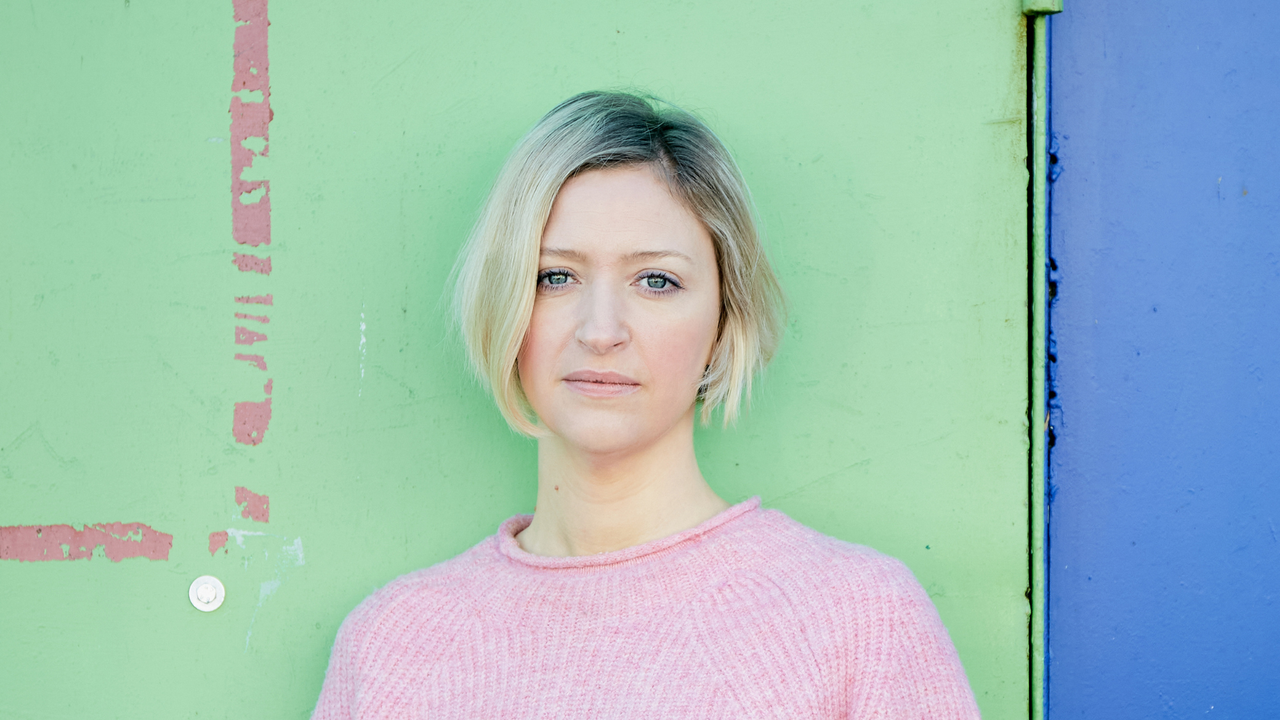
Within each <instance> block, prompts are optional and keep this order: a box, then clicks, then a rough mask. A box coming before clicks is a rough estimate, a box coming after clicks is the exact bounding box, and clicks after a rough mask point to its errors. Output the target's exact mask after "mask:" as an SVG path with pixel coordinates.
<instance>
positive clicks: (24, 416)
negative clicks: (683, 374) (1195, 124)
mask: <svg viewBox="0 0 1280 720" xmlns="http://www.w3.org/2000/svg"><path fill="white" fill-rule="evenodd" d="M260 4H261V3H260V2H257V1H256V0H255V2H250V1H249V0H244V1H243V2H239V3H238V6H239V8H240V24H239V25H238V26H237V21H236V20H234V19H233V13H232V11H233V6H232V2H231V0H222V1H221V2H200V3H196V2H188V3H174V2H163V3H162V2H149V1H143V0H132V1H118V2H115V3H111V4H107V3H94V4H77V5H76V7H74V8H71V7H69V6H68V7H65V8H62V7H55V6H53V5H50V4H48V3H34V4H31V3H9V4H7V5H5V6H4V7H3V9H2V10H0V62H2V64H3V66H4V67H5V68H6V72H5V73H4V74H3V76H2V77H0V87H2V88H3V95H4V97H5V98H6V99H7V102H6V103H5V105H4V107H3V110H2V111H0V112H2V114H0V117H2V118H3V126H0V143H3V157H4V167H5V172H3V173H0V213H2V214H3V215H2V220H0V233H3V235H2V238H3V250H4V256H5V259H6V262H5V263H4V264H3V266H2V269H0V280H2V281H3V284H2V287H3V291H2V294H0V302H3V303H4V305H3V314H2V315H0V318H3V321H2V326H0V363H2V366H3V367H4V368H5V372H4V373H2V374H0V398H2V399H3V407H4V412H3V413H0V526H3V527H5V528H8V530H6V531H5V532H6V534H5V536H4V538H3V539H0V548H3V550H0V555H2V556H3V557H6V558H8V559H5V560H0V587H2V588H3V592H0V638H2V640H0V643H2V644H3V649H4V652H3V653H0V705H2V707H0V715H3V716H4V717H6V718H37V717H38V718H58V717H81V716H86V715H92V716H94V717H126V716H127V717H130V718H172V717H195V716H199V717H236V718H301V717H306V716H307V714H308V713H309V711H310V708H311V707H312V705H313V703H314V701H315V697H316V694H317V692H318V690H319V686H320V682H321V678H322V675H323V672H324V667H325V664H326V661H327V656H328V651H329V647H330V644H331V642H332V640H333V636H334V633H335V631H336V629H337V627H338V624H339V623H340V622H341V620H342V618H343V617H344V616H345V614H346V613H347V612H348V611H349V610H350V609H351V608H352V607H354V606H355V605H356V604H357V603H358V602H359V601H360V600H361V599H362V598H363V597H364V596H366V595H367V594H368V593H369V592H370V591H372V590H373V589H374V588H376V587H378V586H380V585H382V584H384V583H386V582H388V581H389V580H390V579H392V578H394V577H395V576H397V575H399V574H401V573H404V572H407V571H409V570H412V569H415V568H418V567H422V566H425V565H428V564H431V563H434V562H437V561H439V560H442V559H445V558H448V557H450V556H452V555H454V554H456V553H458V552H460V551H462V550H463V549H465V548H467V547H469V546H470V545H472V544H473V543H475V542H477V541H478V540H480V539H481V538H482V537H484V536H486V535H488V534H490V533H492V532H493V531H494V530H495V529H496V527H497V525H498V523H499V522H500V521H501V520H502V519H504V518H506V517H507V516H509V515H511V514H514V513H517V512H527V511H529V510H530V509H531V506H532V502H533V497H534V474H533V473H534V465H533V460H534V447H533V445H532V444H531V443H529V442H528V441H526V440H523V439H521V438H518V437H516V436H514V435H513V434H511V433H510V432H509V431H507V430H506V428H505V426H504V425H503V423H502V421H501V419H500V418H499V416H498V414H497V412H496V411H494V410H493V408H492V407H491V404H490V403H489V401H488V400H487V399H486V398H485V397H484V395H483V394H482V393H481V392H480V391H479V389H478V388H477V387H476V386H475V385H474V384H473V383H471V382H470V381H469V380H467V378H466V374H465V372H464V368H463V365H462V359H461V353H460V351H459V347H458V343H457V340H456V338H454V337H452V335H451V334H450V331H449V329H448V324H447V323H446V321H445V315H446V305H445V303H444V299H445V297H446V295H447V293H448V290H449V288H448V286H447V283H446V275H447V273H448V271H449V268H450V266H451V264H452V262H453V258H454V255H455V253H456V251H457V248H458V246H459V244H460V242H461V240H462V238H463V236H464V235H465V233H466V231H467V228H468V227H469V225H470V223H471V222H472V220H473V219H474V215H475V213H476V211H477V208H478V206H479V203H480V201H481V198H482V196H483V194H484V192H485V189H486V187H487V184H488V183H489V182H490V181H491V179H492V178H493V176H494V174H495V173H496V171H497V169H498V166H499V164H500V162H501V161H502V158H503V156H504V155H505V153H506V152H507V150H508V149H509V148H510V146H511V145H512V144H513V142H514V141H515V140H516V138H518V137H519V136H520V135H521V133H522V132H523V131H524V130H525V129H526V128H527V127H528V126H529V125H531V124H532V123H533V122H534V120H535V119H536V118H537V117H538V116H539V115H541V114H542V113H543V112H545V111H546V110H547V109H549V108H550V107H552V106H553V105H554V104H555V103H556V102H558V101H560V100H562V99H563V98H565V97H567V96H568V95H570V94H572V93H574V92H577V91H580V90H583V89H588V88H595V87H602V86H604V87H616V86H633V85H634V86H641V87H644V88H648V89H650V90H652V91H654V92H656V93H658V94H661V95H663V96H666V97H668V98H670V99H672V100H674V101H676V102H678V103H681V104H683V105H685V106H687V107H689V108H691V109H693V110H695V111H698V112H701V113H702V114H703V115H704V116H705V117H706V118H707V119H708V120H709V122H710V123H711V124H712V125H713V126H714V127H715V128H717V129H718V130H719V131H720V132H721V133H722V135H723V136H724V137H725V138H726V140H727V142H728V144H729V145H730V146H731V148H732V149H733V150H734V151H735V152H736V153H737V155H738V157H739V158H740V160H741V163H742V166H743V168H744V171H745V173H746V176H747V178H748V181H749V182H750V184H751V186H752V188H753V190H754V192H755V196H756V198H757V201H758V204H759V206H760V210H761V215H762V218H763V222H764V226H765V232H766V236H767V238H768V242H769V246H770V248H771V253H772V256H773V257H774V259H775V262H776V264H777V267H778V269H779V272H780V275H781V278H782V281H783V283H784V287H785V289H786V291H787V293H788V294H789V297H790V301H791V305H792V319H791V321H790V326H789V334H788V336H787V338H786V340H785V343H784V346H783V348H782V351H781V355H780V356H779V358H778V359H777V361H776V363H775V365H774V366H773V367H772V368H771V369H770V371H769V372H768V374H767V376H766V377H765V378H764V381H763V382H762V383H761V385H760V392H759V394H758V396H757V398H756V402H755V405H754V409H753V412H752V413H751V414H750V415H749V416H748V417H747V418H746V419H745V420H744V421H743V422H741V423H740V424H739V426H738V427H737V428H736V429H734V430H732V431H729V432H724V431H721V430H719V429H710V430H706V431H700V433H699V438H698V442H699V452H700V457H701V460H702V462H703V467H704V470H705V472H706V474H707V475H708V477H709V479H710V480H711V482H712V483H713V485H714V486H715V487H716V488H717V489H718V490H719V491H720V492H721V493H722V494H723V495H724V496H725V497H726V499H729V500H730V501H736V500H740V499H743V498H745V497H748V496H750V495H754V494H759V495H762V496H763V499H764V503H765V504H766V505H767V506H772V507H776V508H780V509H782V510H785V511H786V512H788V513H790V514H792V515H793V516H794V517H796V518H797V519H799V520H801V521H803V522H806V523H809V524H811V525H813V526H814V527H817V528H818V529H820V530H822V531H825V532H828V533H831V534H834V535H837V536H839V537H842V538H846V539H849V540H852V541H856V542H861V543H865V544H869V545H872V546H874V547H877V548H879V549H881V550H883V551H885V552H888V553H890V554H893V555H896V556H898V557H901V558H902V559H903V560H905V561H906V562H907V564H908V565H909V566H910V567H911V568H912V569H913V570H914V571H915V572H916V573H917V575H918V576H919V578H920V579H921V581H922V583H923V584H924V586H925V587H926V588H927V589H928V590H929V592H930V594H931V595H932V596H933V598H934V600H935V602H936V603H937V605H938V607H939V610H940V611H941V614H942V617H943V620H944V621H945V622H946V623H947V625H948V627H949V628H950V630H951V633H952V636H953V638H954V639H955V641H956V644H957V646H958V648H959V651H960V655H961V658H962V659H963V661H964V663H965V666H966V668H967V670H968V672H969V675H970V678H971V679H972V682H973V686H974V689H975V691H976V693H977V697H978V701H979V703H980V705H981V706H982V708H983V710H984V712H985V715H986V717H989V718H1012V717H1021V716H1023V715H1024V714H1025V712H1026V708H1027V684H1026V678H1027V668H1026V652H1027V646H1026V638H1027V634H1026V633H1027V630H1026V612H1027V605H1026V599H1025V597H1024V590H1025V588H1026V584H1027V562H1026V537H1027V526H1026V514H1027V508H1026V483H1027V446H1026V442H1027V429H1026V426H1025V421H1024V412H1025V409H1026V406H1027V398H1026V388H1027V380H1026V348H1027V341H1026V327H1027V322H1026V314H1025V300H1026V287H1027V281H1026V275H1025V273H1026V256H1027V252H1026V245H1025V242H1026V221H1025V218H1026V212H1025V198H1026V191H1025V188H1026V181H1027V174H1026V170H1025V167H1024V163H1023V156H1024V155H1025V147H1026V145H1025V127H1024V112H1025V96H1024V92H1025V66H1024V50H1025V48H1024V37H1023V33H1024V24H1023V20H1022V18H1021V16H1020V14H1019V3H1018V2H1016V0H1007V1H1002V2H994V3H992V2H978V1H977V0H971V1H968V2H956V3H946V4H941V5H940V4H937V3H934V2H916V3H911V2H908V3H902V2H839V3H836V2H830V3H822V2H813V3H808V4H805V5H803V6H800V7H796V6H794V5H785V6H784V5H782V4H778V3H764V4H759V5H748V6H743V5H742V4H741V3H729V2H723V1H720V0H714V1H711V0H709V1H708V2H702V3H694V4H689V3H677V2H659V3H641V4H636V3H623V2H599V1H592V2H561V3H509V2H475V3H466V4H463V3H452V4H451V3H438V2H436V3H418V2H369V3H359V4H356V5H351V4H344V5H338V4H334V5H332V6H330V7H329V8H327V9H317V8H316V7H315V6H314V5H313V4H311V3H299V2H291V1H287V0H272V2H271V5H270V9H269V18H270V23H271V24H270V30H269V32H264V27H265V26H264V25H263V18H262V17H261V15H260V13H259V12H258V10H256V9H255V8H257V7H258V6H259V5H260ZM233 58H235V60H234V62H233ZM233 87H234V89H235V91H236V92H237V93H238V94H237V95H236V96H235V98H234V99H233V96H232V91H233ZM233 176H234V179H233ZM263 181H265V182H266V183H268V184H267V185H262V184H261V183H262V182H263ZM268 188H269V189H268ZM233 193H234V196H233ZM241 195H243V198H242V197H241ZM233 197H234V199H233ZM233 202H235V203H240V205H238V206H237V207H236V209H235V211H234V214H233ZM268 204H269V205H268ZM268 208H269V209H268ZM268 238H269V240H270V242H269V243H268V242H267V239H268ZM268 259H269V261H270V266H269V267H270V272H269V273H268V272H267V269H268V265H267V261H268ZM268 296H269V297H270V303H268V302H267V298H268ZM242 316H243V317H242ZM268 401H269V402H270V404H269V405H268V404H267V403H268ZM238 488H244V490H238ZM259 496H265V499H264V498H263V497H259ZM113 523H121V525H119V526H117V525H114V524H113ZM133 523H137V524H139V525H132V524H133ZM126 524H130V525H126ZM96 525H101V527H96ZM141 525H145V527H141ZM58 526H63V527H58ZM64 545H65V546H66V547H65V548H64V547H63V546H64ZM82 556H83V559H79V560H73V559H68V560H66V561H60V560H61V559H62V558H64V557H66V558H74V557H82ZM130 556H134V557H130ZM205 574H210V575H215V576H217V577H219V578H220V579H221V580H222V582H223V583H224V584H225V586H226V591H227V594H226V600H225V603H224V604H223V605H222V606H221V607H220V608H219V609H218V610H216V611H214V612H212V613H207V614H206V613H201V612H198V611H197V610H195V609H194V608H193V607H192V605H191V603H190V602H189V601H188V597H187V593H188V587H189V585H190V583H191V582H192V580H193V579H195V578H196V577H198V576H201V575H205Z"/></svg>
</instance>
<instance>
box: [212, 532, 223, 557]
mask: <svg viewBox="0 0 1280 720" xmlns="http://www.w3.org/2000/svg"><path fill="white" fill-rule="evenodd" d="M226 544H227V533H226V532H225V531H222V530H220V531H218V532H211V533H209V554H210V555H217V554H218V551H219V550H222V552H223V553H224V554H225V553H226V552H227V551H226V550H223V548H224V547H225V546H226Z"/></svg>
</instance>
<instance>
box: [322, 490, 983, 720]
mask: <svg viewBox="0 0 1280 720" xmlns="http://www.w3.org/2000/svg"><path fill="white" fill-rule="evenodd" d="M759 505H760V500H759V498H752V499H751V500H747V501H746V502H742V503H739V504H737V505H734V506H733V507H730V508H728V509H726V510H724V511H723V512H721V513H720V514H718V515H716V516H715V517H713V518H711V519H709V520H707V521H706V522H704V523H702V524H701V525H699V526H697V527H695V528H692V529H690V530H686V531H684V532H681V533H678V534H676V535H672V536H670V537H666V538H662V539H660V540H654V541H652V542H648V543H645V544H643V545H638V546H635V547H631V548H626V549H624V550H618V551H615V552H606V553H600V554H598V555H590V556H585V557H543V556H538V555H532V554H529V553H527V552H525V551H524V550H522V549H521V548H520V546H519V544H518V543H517V542H516V539H515V536H516V534H517V533H518V532H520V531H521V530H523V529H524V528H525V527H527V526H528V524H529V521H530V519H531V518H532V516H529V515H517V516H515V517H513V518H511V519H509V520H507V521H506V522H504V523H503V524H502V526H501V527H500V528H499V529H498V533H497V534H496V535H494V536H491V537H489V538H486V539H485V540H483V541H482V542H480V544H478V545H476V546H475V547H473V548H471V549H470V550H468V551H466V552H464V553H462V554H461V555H459V556H458V557H456V558H453V559H452V560H449V561H446V562H443V563H440V564H438V565H434V566H432V567H429V568H426V569H424V570H419V571H417V572H414V573H410V574H408V575H404V576H402V577H400V578H399V579H397V580H395V581H394V582H392V583H391V584H389V585H387V586H386V587H384V588H382V589H381V590H378V591H377V592H375V593H374V594H373V595H371V596H369V598H368V599H366V600H365V601H364V602H363V603H361V604H360V606H359V607H357V608H356V609H355V610H354V611H353V612H352V613H351V614H350V615H349V616H348V617H347V619H346V621H345V622H344V623H343V624H342V628H341V629H340V630H339V631H338V636H337V639H336V640H335V642H334V646H333V654H332V656H331V657H330V660H329V669H328V672H327V673H326V674H325V681H324V688H323V689H322V690H321V692H320V700H319V703H318V704H317V705H316V709H315V713H314V715H312V717H313V718H314V719H318V720H329V719H330V718H343V719H344V720H345V719H346V718H459V719H461V718H466V719H468V720H472V719H475V718H931V719H934V718H976V717H978V709H977V706H976V705H975V703H974V699H973V694H972V692H971V691H970V689H969V683H968V681H967V680H966V679H965V674H964V669H963V668H962V667H961V665H960V659H959V657H957V655H956V651H955V648H954V647H953V646H952V644H951V640H950V638H949V637H948V636H947V631H946V629H945V628H944V627H943V626H942V622H941V620H940V619H939V618H938V613H937V611H936V610H935V609H934V606H933V603H932V602H931V601H930V600H929V596H928V595H927V594H926V593H925V591H924V589H923V588H922V587H920V584H919V583H918V582H917V581H916V579H915V577H914V576H913V575H912V574H911V571H910V570H908V569H907V568H906V566H904V565H903V564H902V563H900V562H898V561H897V560H895V559H893V558H890V557H887V556H885V555H881V554H880V553H878V552H876V551H874V550H872V549H870V548H866V547H863V546H860V545H853V544H850V543H847V542H843V541H840V540H836V539H834V538H830V537H827V536H825V535H822V534H821V533H818V532H816V531H814V530H811V529H809V528H807V527H805V526H803V525H801V524H799V523H797V522H796V521H794V520H792V519H791V518H789V517H787V516H786V515H784V514H783V513H781V512H779V511H776V510H762V509H760V507H759Z"/></svg>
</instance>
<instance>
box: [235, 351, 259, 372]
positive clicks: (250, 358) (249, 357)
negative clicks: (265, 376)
mask: <svg viewBox="0 0 1280 720" xmlns="http://www.w3.org/2000/svg"><path fill="white" fill-rule="evenodd" d="M236 359H237V360H244V361H246V362H251V363H253V364H254V365H257V366H258V369H259V370H266V369H267V361H266V358H264V357H262V356H261V355H245V354H244V353H236Z"/></svg>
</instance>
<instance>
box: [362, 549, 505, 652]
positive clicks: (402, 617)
mask: <svg viewBox="0 0 1280 720" xmlns="http://www.w3.org/2000/svg"><path fill="white" fill-rule="evenodd" d="M492 543H493V537H492V536H490V537H488V538H485V539H484V540H482V541H480V542H479V543H478V544H476V545H475V546H473V547H472V548H470V549H469V550H466V551H464V552H463V553H461V554H460V555H457V556H455V557H453V558H450V559H448V560H444V561H442V562H438V563H436V564H434V565H431V566H429V567H425V568H422V569H419V570H414V571H412V572H409V573H405V574H404V575H401V576H399V577H397V578H396V579H394V580H392V581H391V582H389V583H387V584H386V585H384V586H382V587H381V588H379V589H377V590H375V591H373V593H372V594H370V595H369V596H368V597H366V598H365V599H364V601H363V602H361V603H360V604H359V605H358V606H356V608H355V609H354V610H352V611H351V613H350V614H349V615H347V618H346V620H345V621H344V622H343V624H342V630H341V635H345V636H346V640H347V642H348V643H350V644H352V645H353V646H369V645H371V644H372V645H374V646H376V645H378V644H379V642H378V641H379V638H385V637H392V636H394V637H406V636H411V635H424V634H430V635H437V636H438V635H440V634H449V635H453V634H456V631H457V630H458V629H460V627H461V626H462V625H464V624H465V623H466V622H467V617H468V616H469V615H472V614H474V613H473V611H472V610H470V609H469V603H468V602H467V596H468V595H469V594H470V592H469V591H470V585H471V581H472V580H473V579H474V578H477V577H480V576H482V575H483V573H484V570H485V568H486V566H488V565H489V564H490V563H491V562H492V559H493V551H492V549H491V546H492ZM437 639H438V638H437ZM353 649H354V648H353Z"/></svg>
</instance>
